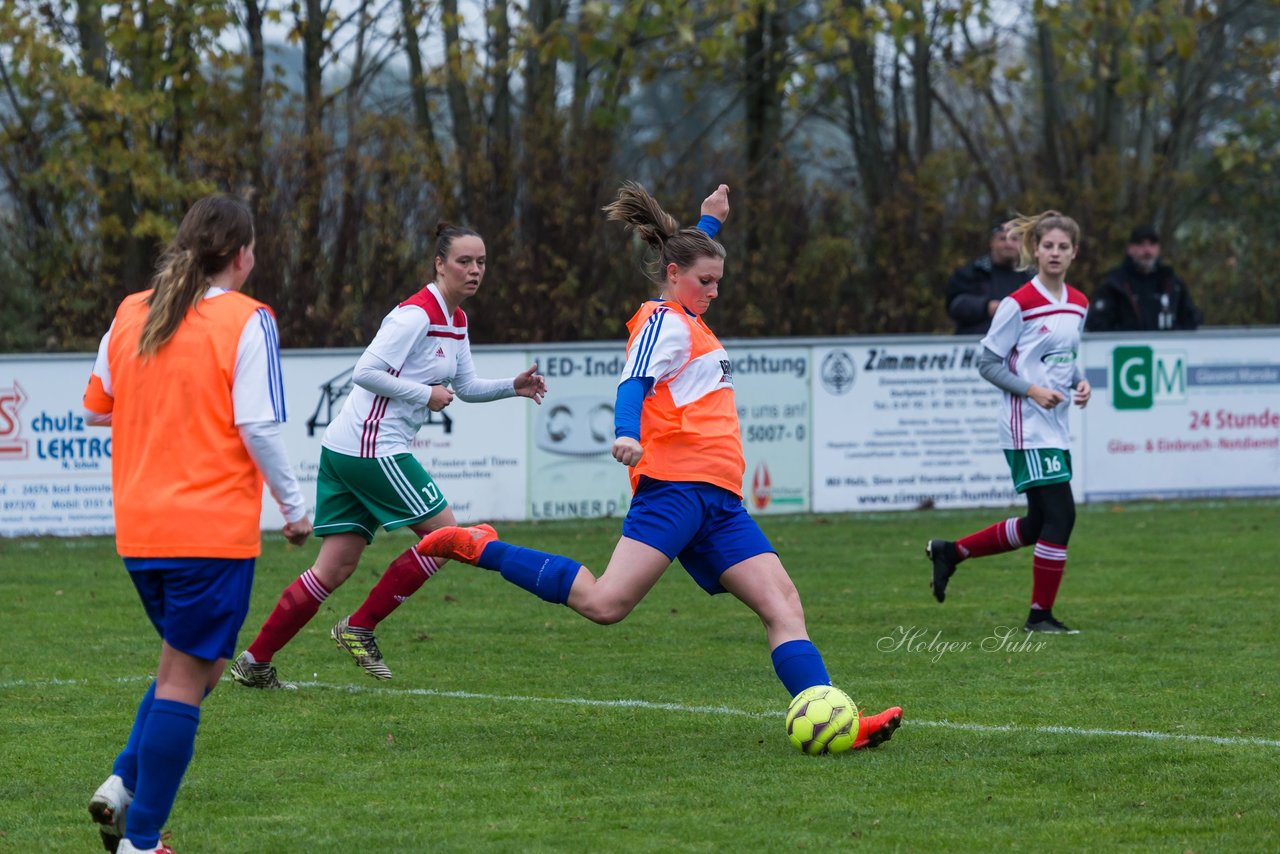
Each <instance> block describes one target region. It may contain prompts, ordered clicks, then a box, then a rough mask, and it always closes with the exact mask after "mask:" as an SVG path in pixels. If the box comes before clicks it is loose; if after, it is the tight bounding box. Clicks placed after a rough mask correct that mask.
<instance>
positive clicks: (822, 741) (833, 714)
mask: <svg viewBox="0 0 1280 854" xmlns="http://www.w3.org/2000/svg"><path fill="white" fill-rule="evenodd" d="M857 737H858V707H857V706H856V705H855V704H854V702H853V700H850V699H849V695H848V694H846V693H845V692H843V691H841V690H840V689H839V688H835V687H833V686H831V685H814V686H813V687H812V688H805V689H804V690H803V691H801V692H800V693H799V694H796V695H795V697H794V698H793V699H792V700H791V706H790V707H789V708H788V709H787V738H789V739H791V743H792V744H794V745H795V746H796V748H797V749H798V750H800V751H801V752H802V753H807V754H809V755H810V756H818V755H820V754H823V753H843V752H845V751H846V750H848V749H849V748H851V747H853V742H854V740H855V739H857Z"/></svg>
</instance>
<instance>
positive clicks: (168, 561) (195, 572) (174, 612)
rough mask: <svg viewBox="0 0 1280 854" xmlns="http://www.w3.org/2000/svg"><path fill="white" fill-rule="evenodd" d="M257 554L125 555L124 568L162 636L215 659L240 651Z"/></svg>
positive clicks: (192, 652)
mask: <svg viewBox="0 0 1280 854" xmlns="http://www.w3.org/2000/svg"><path fill="white" fill-rule="evenodd" d="M254 563H255V559H254V558H251V557H250V558H241V559H232V558H208V557H164V558H157V557H150V558H137V557H127V558H125V559H124V565H125V568H126V569H128V570H129V578H130V579H131V580H132V581H133V586H134V587H135V588H136V589H137V591H138V596H139V598H141V599H142V607H143V609H144V610H145V611H146V612H147V617H148V618H149V619H150V620H151V625H153V626H155V627H156V631H157V632H159V633H160V637H162V638H164V640H165V642H166V643H168V644H169V646H171V647H173V648H174V649H176V650H179V651H181V652H185V653H186V654H187V655H193V656H195V657H196V658H203V659H204V660H206V661H216V660H217V659H219V658H231V657H232V656H233V655H235V653H236V636H237V635H239V634H240V627H241V626H243V625H244V618H245V616H246V615H247V614H248V613H249V594H250V591H251V590H252V588H253V568H254Z"/></svg>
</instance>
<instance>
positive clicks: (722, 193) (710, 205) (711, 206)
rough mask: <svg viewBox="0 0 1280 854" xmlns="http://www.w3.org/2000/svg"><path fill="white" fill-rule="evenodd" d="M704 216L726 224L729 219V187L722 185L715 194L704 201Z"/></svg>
mask: <svg viewBox="0 0 1280 854" xmlns="http://www.w3.org/2000/svg"><path fill="white" fill-rule="evenodd" d="M700 213H701V214H702V215H703V216H713V217H715V218H716V219H718V220H720V221H721V222H724V221H725V220H726V219H728V218H729V185H728V184H721V185H720V186H719V187H716V189H715V192H713V193H712V194H711V195H709V196H707V197H706V198H705V199H703V200H702V210H701V211H700Z"/></svg>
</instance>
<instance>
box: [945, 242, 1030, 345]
mask: <svg viewBox="0 0 1280 854" xmlns="http://www.w3.org/2000/svg"><path fill="white" fill-rule="evenodd" d="M1006 225H1007V223H1005V222H1003V221H1002V222H997V223H996V224H995V225H993V226H991V251H990V252H989V253H988V254H986V255H983V256H982V257H981V258H978V259H976V260H974V261H972V262H970V263H968V264H965V265H964V266H963V267H960V268H958V269H957V270H956V271H955V272H954V273H952V274H951V278H950V279H948V280H947V315H948V316H949V317H950V318H951V319H952V320H954V321H955V322H956V333H955V334H956V335H986V334H987V328H988V327H990V326H991V316H992V315H993V314H995V313H996V306H998V305H1000V300H1002V299H1004V298H1005V297H1007V296H1008V295H1009V294H1011V293H1013V292H1014V291H1016V290H1017V289H1018V288H1020V287H1022V286H1023V285H1025V284H1026V283H1027V282H1029V281H1031V278H1032V276H1034V275H1035V271H1034V270H1017V269H1015V266H1016V265H1017V263H1018V241H1017V240H1014V239H1012V238H1010V237H1009V230H1008V228H1006Z"/></svg>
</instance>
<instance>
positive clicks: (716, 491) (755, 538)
mask: <svg viewBox="0 0 1280 854" xmlns="http://www.w3.org/2000/svg"><path fill="white" fill-rule="evenodd" d="M622 535H623V536H624V537H627V538H629V539H632V540H637V541H639V542H642V543H644V544H645V545H647V546H652V547H653V548H655V549H657V550H658V551H660V552H662V553H663V554H665V555H666V556H667V557H669V558H671V559H672V560H679V561H680V565H681V566H683V567H684V570H685V572H687V573H689V575H690V577H692V578H693V580H694V581H696V582H697V583H698V586H699V587H701V588H702V589H703V590H705V591H707V592H708V593H710V594H713V595H714V594H716V593H723V592H724V588H723V587H722V586H720V576H721V575H722V574H723V573H724V571H725V570H726V569H728V568H729V567H731V566H733V565H735V564H738V563H741V562H742V561H744V560H747V559H748V558H752V557H755V556H756V555H760V554H770V553H776V551H777V550H776V549H774V547H773V546H772V545H771V544H770V543H769V538H768V537H766V536H765V535H764V531H761V530H760V526H759V525H757V524H756V520H755V519H752V518H751V515H750V514H749V513H747V509H746V508H745V507H743V506H742V499H741V498H740V497H739V496H737V495H734V494H733V493H732V492H730V491H729V490H727V489H723V488H721V487H719V486H712V485H711V484H709V483H693V482H688V483H686V482H678V481H667V480H654V479H652V478H647V477H645V478H641V479H640V484H639V485H638V486H637V487H636V493H635V495H634V496H632V498H631V509H630V510H628V511H627V517H626V518H625V519H623V520H622Z"/></svg>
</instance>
